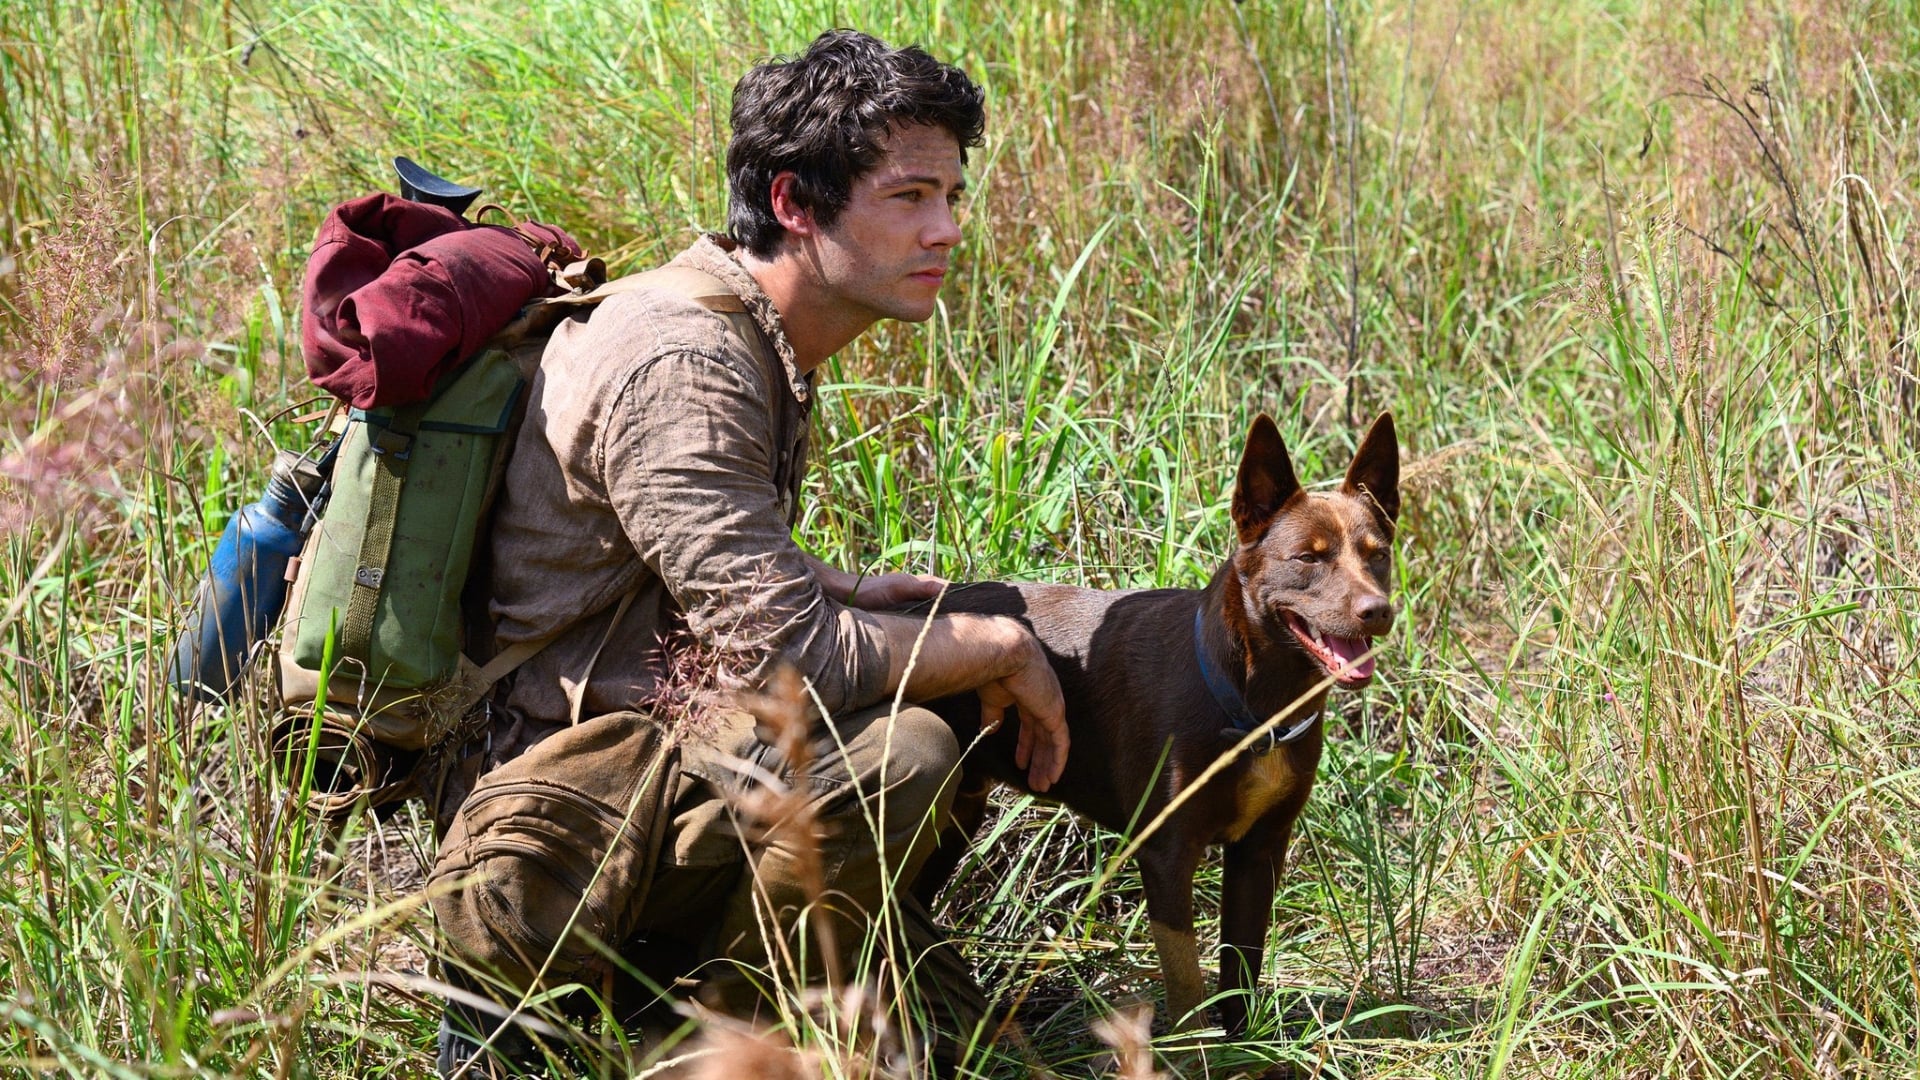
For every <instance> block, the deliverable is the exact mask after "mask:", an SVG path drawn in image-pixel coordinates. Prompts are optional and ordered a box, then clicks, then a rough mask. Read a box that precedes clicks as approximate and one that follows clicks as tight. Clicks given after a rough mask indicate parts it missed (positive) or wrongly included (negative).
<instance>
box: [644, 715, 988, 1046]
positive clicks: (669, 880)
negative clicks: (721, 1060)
mask: <svg viewBox="0 0 1920 1080" xmlns="http://www.w3.org/2000/svg"><path fill="white" fill-rule="evenodd" d="M710 723H711V724H712V727H711V729H710V730H709V731H707V732H704V733H703V735H704V736H705V737H702V738H692V739H689V740H688V741H687V742H685V743H683V744H682V747H681V758H680V772H681V775H680V780H679V787H678V790H677V791H676V792H675V796H674V801H673V822H672V827H671V830H670V834H669V835H668V836H667V838H666V842H665V843H664V844H663V845H662V850H661V856H660V862H659V873H658V874H657V876H656V877H655V879H654V882H653V886H652V889H651V891H650V892H649V894H648V900H647V906H646V911H645V914H644V915H643V917H642V924H643V925H646V926H648V927H650V928H651V929H650V930H649V931H648V933H647V936H648V937H649V938H654V939H659V938H669V939H678V940H679V941H681V942H684V943H685V944H686V945H690V946H693V947H694V951H695V953H696V954H699V955H702V956H703V957H712V958H719V959H720V960H721V963H720V964H717V965H716V964H709V965H707V970H709V971H711V970H712V969H714V968H720V969H722V970H720V971H719V972H718V974H717V977H716V978H714V979H713V980H712V985H713V986H714V987H715V988H716V990H717V991H718V992H719V996H720V998H721V1000H722V1003H723V1005H725V1006H726V1007H728V1008H729V1009H732V1010H740V1011H746V1010H750V1009H752V1008H753V1007H754V1005H755V1004H756V1003H755V1002H754V1001H753V1000H751V999H752V998H754V997H757V993H756V992H755V991H754V990H753V988H754V987H755V986H766V985H771V984H772V983H773V982H774V981H776V980H775V977H774V976H773V975H772V974H770V973H773V972H777V973H778V975H777V981H779V982H780V983H783V984H785V985H789V986H790V985H792V984H793V982H794V981H795V979H796V977H804V978H806V979H808V980H810V981H818V980H819V979H820V977H822V976H823V975H824V974H825V965H824V964H823V963H822V962H821V947H820V942H819V940H818V938H817V937H816V936H815V933H814V931H815V929H816V926H817V919H818V918H819V917H820V916H822V915H824V917H825V918H826V920H827V921H828V922H829V923H830V925H831V927H832V934H833V936H834V941H835V945H836V946H837V948H836V950H835V951H836V960H837V962H838V970H839V971H840V972H841V973H842V975H843V976H844V977H847V978H850V979H859V980H862V981H865V982H868V983H873V982H876V981H881V982H886V983H890V984H892V985H894V986H896V987H899V988H903V989H906V990H907V991H908V992H909V994H910V995H911V998H912V999H913V1003H914V1005H915V1006H916V1007H917V1008H918V1009H920V1010H922V1011H923V1016H922V1020H923V1021H924V1023H923V1024H920V1025H916V1026H920V1027H922V1029H923V1033H924V1034H926V1035H929V1036H931V1037H933V1038H934V1039H935V1041H936V1042H938V1043H947V1042H948V1040H950V1039H951V1038H952V1037H953V1036H955V1035H960V1036H965V1035H966V1034H967V1033H969V1032H971V1031H972V1030H973V1029H974V1028H975V1026H976V1025H977V1024H979V1023H980V1022H981V1021H983V1020H984V1018H985V1015H986V1001H985V999H984V997H983V996H982V995H981V993H980V991H979V988H978V986H977V984H976V983H975V981H974V979H973V974H972V971H971V969H970V968H969V967H968V965H967V964H966V962H965V960H964V958H963V957H961V955H960V954H959V950H958V949H957V948H956V947H955V946H954V945H953V944H952V943H951V942H949V941H947V940H946V938H945V935H944V934H942V933H941V932H940V931H939V930H938V928H937V927H935V925H934V923H933V920H932V919H931V918H930V917H929V916H928V914H927V912H926V911H925V909H924V908H922V907H921V906H920V904H919V903H918V902H917V901H916V900H914V899H913V898H912V897H911V896H910V895H908V892H907V888H908V886H909V885H910V884H911V883H912V881H913V879H914V876H915V875H916V874H917V873H918V872H919V870H920V866H921V864H922V863H923V862H924V861H925V860H926V857H927V855H928V854H929V852H930V851H931V850H932V845H933V841H934V838H935V836H936V833H937V830H938V825H939V823H940V821H941V819H942V818H944V817H945V816H946V814H947V812H948V810H949V808H950V807H951V804H952V801H953V791H954V785H955V782H956V781H957V779H958V773H959V768H958V767H959V762H960V747H959V745H958V743H957V742H956V740H955V738H954V735H953V731H952V729H951V728H949V727H948V726H947V724H946V722H945V721H943V720H941V719H940V718H939V717H937V716H935V715H934V714H933V713H931V712H928V711H927V710H925V709H920V708H914V707H904V708H902V709H900V710H899V711H898V712H897V713H896V712H894V711H893V710H892V709H891V707H889V706H880V707H876V708H871V709H867V710H864V711H861V712H858V713H854V714H852V715H849V716H846V717H842V718H839V719H837V720H835V721H834V722H833V723H832V724H831V725H830V726H829V725H822V726H821V727H820V728H818V729H816V733H815V737H814V738H813V739H812V741H811V745H810V754H809V757H810V759H811V760H810V761H808V762H806V763H805V769H804V771H799V770H796V768H795V763H793V762H789V761H787V760H786V759H785V757H784V755H782V753H781V752H780V750H779V749H778V748H776V747H773V746H770V745H768V744H766V743H764V742H761V741H760V739H759V738H757V737H756V735H755V730H754V721H753V718H752V717H751V716H748V715H746V714H744V713H726V714H722V715H721V716H720V717H718V718H717V720H715V721H710ZM769 777H770V778H772V779H773V781H774V782H773V784H768V783H766V782H765V781H766V779H767V778H769ZM781 790H786V791H788V792H790V793H791V794H790V796H789V797H788V798H785V799H781V798H780V797H779V796H778V792H779V791H781ZM755 808H759V809H761V810H763V811H764V810H765V809H767V808H773V809H775V810H777V811H779V812H780V816H781V818H784V819H786V820H784V821H782V820H779V819H776V820H775V821H774V822H771V823H769V822H767V821H765V820H756V815H755V814H754V813H753V812H752V811H753V810H754V809H755ZM758 816H759V817H760V818H764V817H765V815H764V813H763V814H761V815H758ZM806 819H811V820H812V821H813V822H814V828H812V829H808V828H806V827H805V824H804V822H805V820H806ZM768 824H771V825H772V826H773V828H772V829H771V832H770V834H769V831H768V830H767V828H766V826H767V825H768ZM809 846H811V847H813V848H814V850H812V851H809V850H807V848H808V847H809ZM816 860H817V862H816ZM810 863H812V864H814V865H817V872H818V874H819V876H820V878H821V879H823V880H824V883H825V894H824V895H814V893H813V890H812V889H810V888H809V884H808V878H809V874H810V871H811V869H812V867H810V865H809V864H810ZM870 939H872V940H874V941H877V942H878V943H879V945H880V948H879V949H876V950H873V951H871V952H868V951H867V950H866V948H865V947H866V946H867V945H868V944H869V941H870ZM696 942H697V944H696ZM770 946H771V948H769V947H770ZM643 948H644V946H643ZM863 953H864V956H863ZM883 964H884V967H885V970H884V972H883V971H882V970H880V968H881V965H883ZM729 965H731V966H733V967H732V970H731V971H728V970H725V969H726V968H727V967H728V966H729ZM882 976H884V978H883V977H882ZM901 1019H903V1020H908V1021H909V1022H911V1020H912V1018H911V1017H903V1018H901ZM926 1028H932V1029H934V1030H925V1029H926ZM940 1049H947V1050H949V1051H950V1050H951V1047H950V1046H946V1047H941V1048H940Z"/></svg>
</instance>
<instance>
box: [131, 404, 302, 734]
mask: <svg viewBox="0 0 1920 1080" xmlns="http://www.w3.org/2000/svg"><path fill="white" fill-rule="evenodd" d="M335 446H336V447H337V446H338V443H337V441H336V443H335ZM332 472H333V448H332V447H330V448H329V449H328V451H327V453H326V454H325V455H323V456H322V457H320V458H319V459H318V460H316V459H314V458H310V457H308V456H307V455H305V454H298V453H295V452H293V451H291V450H282V451H280V453H279V454H278V455H276V456H275V457H274V461H273V469H272V471H271V472H270V473H269V474H268V476H267V491H266V494H264V495H262V496H261V497H260V499H259V500H258V501H257V502H252V503H248V504H247V505H246V506H243V507H241V508H240V512H239V513H237V514H235V515H233V519H232V520H231V521H228V522H227V531H226V532H224V533H222V534H221V536H220V545H219V546H218V547H216V548H214V549H213V561H212V562H211V563H210V564H209V565H208V566H207V576H206V579H205V580H203V581H202V582H201V583H200V591H199V595H198V596H197V597H196V598H195V600H194V607H193V614H191V615H190V616H188V618H187V621H186V623H185V624H184V625H183V626H182V627H181V628H180V633H179V636H178V637H176V638H175V639H174V642H173V653H172V655H171V656H169V657H168V659H167V683H168V685H170V686H172V687H173V688H174V689H175V690H177V691H179V692H180V693H183V694H186V695H188V696H189V697H192V698H194V699H195V700H198V701H203V702H208V703H212V702H218V701H224V700H226V697H227V695H228V693H230V692H231V691H232V690H233V687H234V684H235V683H238V682H239V681H240V675H241V673H242V672H244V671H245V670H246V665H247V660H248V658H249V657H250V656H251V655H252V653H253V647H254V645H255V644H257V643H258V642H260V641H261V640H262V639H264V638H265V637H266V636H267V633H268V631H270V630H272V629H273V625H274V623H276V622H277V621H279V618H280V613H281V612H282V611H283V610H285V608H286V605H287V564H288V562H289V561H291V560H292V558H293V557H294V556H295V555H298V554H300V546H301V544H303V543H304V542H305V540H306V535H307V532H308V530H310V529H312V528H313V523H314V522H315V521H316V520H317V519H318V516H319V510H320V505H321V502H322V500H323V499H324V497H325V489H326V487H327V481H328V480H329V479H330V478H331V473H332Z"/></svg>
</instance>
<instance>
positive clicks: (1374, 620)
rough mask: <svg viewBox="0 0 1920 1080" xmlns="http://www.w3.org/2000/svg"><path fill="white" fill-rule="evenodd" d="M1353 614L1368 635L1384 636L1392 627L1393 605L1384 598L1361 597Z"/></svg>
mask: <svg viewBox="0 0 1920 1080" xmlns="http://www.w3.org/2000/svg"><path fill="white" fill-rule="evenodd" d="M1353 614H1354V616H1355V617H1356V618H1358V619H1359V620H1360V622H1361V624H1362V625H1364V626H1365V627H1366V628H1367V633H1369V634H1384V633H1386V632H1387V631H1388V630H1389V629H1391V628H1392V626H1393V605H1392V604H1390V603H1388V602H1387V598H1386V597H1384V596H1377V595H1376V596H1363V597H1361V598H1360V602H1359V603H1358V604H1355V605H1354V612H1353Z"/></svg>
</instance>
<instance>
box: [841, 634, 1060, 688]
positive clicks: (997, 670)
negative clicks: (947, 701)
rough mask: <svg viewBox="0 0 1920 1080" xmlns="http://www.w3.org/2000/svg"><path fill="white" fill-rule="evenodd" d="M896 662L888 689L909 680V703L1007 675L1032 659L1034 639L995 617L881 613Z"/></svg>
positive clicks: (890, 650) (888, 680) (907, 685)
mask: <svg viewBox="0 0 1920 1080" xmlns="http://www.w3.org/2000/svg"><path fill="white" fill-rule="evenodd" d="M875 618H877V619H879V620H880V624H881V625H882V626H883V627H885V628H886V632H887V650H888V653H889V654H890V656H891V660H892V664H891V668H890V669H889V672H888V676H887V688H888V689H889V690H898V689H899V687H900V684H901V683H902V682H903V681H904V682H905V683H906V687H907V692H906V699H907V700H908V701H931V700H933V699H934V698H939V697H945V696H947V695H948V694H958V693H961V692H963V691H967V690H974V689H977V688H979V687H980V686H982V685H985V684H986V683H990V682H993V681H995V680H998V679H1004V678H1006V677H1007V676H1009V675H1012V674H1013V673H1014V672H1016V671H1018V670H1019V669H1020V668H1021V666H1022V665H1023V664H1025V663H1027V662H1028V661H1029V660H1030V659H1031V658H1032V653H1033V651H1034V650H1035V649H1036V648H1037V646H1036V645H1035V643H1034V641H1033V638H1032V637H1031V636H1030V635H1028V634H1027V632H1026V631H1025V630H1024V629H1022V628H1021V627H1020V624H1018V623H1016V622H1013V621H1012V620H1010V619H1004V618H1000V617H998V616H993V615H939V616H935V617H934V618H933V619H931V620H928V619H926V618H923V617H917V616H912V615H886V614H881V615H876V616H875Z"/></svg>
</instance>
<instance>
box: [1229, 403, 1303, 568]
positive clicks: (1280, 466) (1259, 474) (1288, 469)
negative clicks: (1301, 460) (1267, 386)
mask: <svg viewBox="0 0 1920 1080" xmlns="http://www.w3.org/2000/svg"><path fill="white" fill-rule="evenodd" d="M1298 494H1300V481H1299V480H1298V479H1296V478H1295V477H1294V475H1293V459H1291V458H1289V457H1287V444H1286V443H1285V442H1284V441H1282V440H1281V438H1280V429H1279V428H1277V427H1275V426H1274V423H1273V417H1271V416H1268V415H1267V414H1266V413H1261V414H1260V415H1259V416H1257V417H1255V418H1254V421H1253V429H1252V430H1250V431H1248V432H1247V448H1246V450H1245V451H1244V452H1242V453H1241V455H1240V478H1239V480H1237V481H1236V482H1235V483H1234V485H1233V527H1234V528H1235V529H1237V530H1238V531H1239V533H1240V542H1241V543H1242V544H1251V543H1253V542H1254V541H1256V540H1258V539H1260V537H1261V535H1262V534H1264V533H1265V532H1266V531H1267V525H1268V523H1270V522H1271V521H1273V516H1274V515H1275V514H1278V513H1279V512H1280V508H1281V507H1282V506H1285V505H1286V504H1287V500H1288V499H1291V498H1293V497H1294V496H1295V495H1298Z"/></svg>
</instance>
